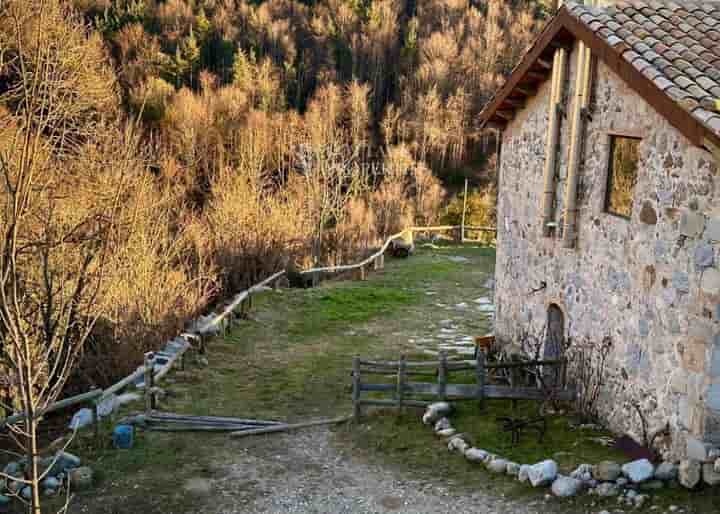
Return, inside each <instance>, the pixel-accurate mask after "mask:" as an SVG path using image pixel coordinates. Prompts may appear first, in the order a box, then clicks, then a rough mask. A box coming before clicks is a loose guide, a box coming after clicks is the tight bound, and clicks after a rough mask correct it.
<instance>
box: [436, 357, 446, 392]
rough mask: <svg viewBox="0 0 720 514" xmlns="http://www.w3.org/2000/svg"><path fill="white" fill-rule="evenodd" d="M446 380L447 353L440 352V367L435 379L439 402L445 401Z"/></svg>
mask: <svg viewBox="0 0 720 514" xmlns="http://www.w3.org/2000/svg"><path fill="white" fill-rule="evenodd" d="M447 379H448V365H447V352H446V351H445V350H442V351H441V352H440V366H439V367H438V377H437V385H438V388H437V391H438V392H437V395H438V399H439V400H441V401H442V400H446V399H447Z"/></svg>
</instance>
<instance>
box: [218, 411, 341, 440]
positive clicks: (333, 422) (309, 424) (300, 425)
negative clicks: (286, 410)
mask: <svg viewBox="0 0 720 514" xmlns="http://www.w3.org/2000/svg"><path fill="white" fill-rule="evenodd" d="M351 419H352V416H341V417H339V418H333V419H320V420H317V421H306V422H304V423H293V424H290V425H277V426H273V427H264V428H257V429H253V430H240V431H238V432H231V433H230V437H247V436H251V435H262V434H273V433H276V432H287V431H289V430H297V429H299V428H309V427H317V426H322V425H336V424H338V423H345V422H346V421H350V420H351Z"/></svg>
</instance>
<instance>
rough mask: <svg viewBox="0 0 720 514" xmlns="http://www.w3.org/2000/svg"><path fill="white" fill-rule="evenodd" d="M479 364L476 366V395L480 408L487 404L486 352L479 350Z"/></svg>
mask: <svg viewBox="0 0 720 514" xmlns="http://www.w3.org/2000/svg"><path fill="white" fill-rule="evenodd" d="M477 355H478V356H477V364H476V366H475V382H476V384H475V387H476V388H477V390H476V392H475V396H476V397H477V399H478V403H479V404H480V408H483V407H484V406H485V352H483V351H482V350H479V351H478V354H477Z"/></svg>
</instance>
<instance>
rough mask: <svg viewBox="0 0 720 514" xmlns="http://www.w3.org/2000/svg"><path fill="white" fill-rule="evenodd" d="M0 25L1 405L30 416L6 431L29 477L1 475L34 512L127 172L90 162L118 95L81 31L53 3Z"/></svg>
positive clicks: (16, 3)
mask: <svg viewBox="0 0 720 514" xmlns="http://www.w3.org/2000/svg"><path fill="white" fill-rule="evenodd" d="M0 25H2V26H3V27H4V29H3V31H2V36H1V39H0V56H2V58H1V59H0V65H1V67H2V69H1V70H0V72H1V73H0V74H1V75H3V76H4V77H5V78H6V80H7V82H6V84H8V86H7V87H6V88H5V89H4V90H2V91H1V93H2V96H0V106H2V107H0V109H3V112H2V114H0V130H1V131H2V132H1V133H0V180H2V183H1V184H0V369H2V370H3V371H4V374H5V377H6V378H5V380H6V382H7V387H8V397H7V399H6V400H3V404H2V407H3V409H4V410H6V411H8V412H18V413H23V414H24V416H25V417H24V420H23V421H22V422H21V423H19V424H15V425H11V426H9V427H8V428H9V430H10V434H11V437H12V438H13V439H14V441H15V442H16V443H17V444H18V446H19V447H20V448H21V451H22V452H23V453H24V455H25V457H26V459H27V462H28V469H27V471H26V475H25V477H24V478H17V477H4V478H9V479H10V480H13V481H16V482H20V483H22V484H25V485H29V486H30V487H31V490H32V496H31V499H30V504H29V506H28V508H29V511H30V512H32V513H34V514H39V513H40V512H41V506H40V495H39V483H40V481H41V480H42V479H43V478H44V476H45V475H46V474H47V472H48V470H41V469H39V456H38V450H39V448H38V446H39V445H38V425H39V423H40V416H41V415H42V411H43V410H44V409H46V408H47V407H48V406H49V405H50V404H52V403H53V402H54V401H56V400H57V398H58V397H59V396H60V394H61V393H62V390H63V387H64V386H65V383H66V381H67V379H68V377H69V376H70V374H71V372H72V371H73V368H74V366H75V364H76V362H77V360H78V356H79V355H80V353H81V351H82V348H83V343H84V342H85V340H86V339H87V338H88V336H89V334H90V333H91V331H92V329H93V327H94V325H95V322H96V321H97V319H98V317H99V316H100V313H101V311H100V309H99V304H100V302H98V301H97V300H98V295H99V293H100V291H101V290H102V284H103V276H104V271H105V268H106V255H107V251H108V246H109V243H110V241H111V240H112V237H113V233H114V231H115V219H116V217H117V216H116V214H117V212H118V208H119V205H120V204H121V200H122V198H121V191H122V189H123V184H124V181H125V179H124V175H125V173H124V168H123V166H119V167H118V168H114V169H105V170H104V173H103V168H102V167H100V166H98V167H96V168H97V169H92V170H91V171H94V172H96V173H93V174H88V173H87V171H88V170H87V169H86V168H85V166H86V165H87V164H88V163H89V162H90V161H93V160H95V161H97V160H100V159H102V158H103V156H101V155H97V154H96V153H94V152H93V145H92V143H91V140H92V138H93V136H94V134H96V133H98V132H100V131H102V130H104V127H105V125H104V124H103V122H102V121H101V115H102V112H101V108H102V105H103V104H104V103H105V102H111V101H113V100H114V98H115V97H114V92H113V87H112V84H111V85H110V86H109V87H105V86H107V84H104V83H103V82H102V80H101V79H102V77H103V73H104V68H103V65H104V64H103V63H104V60H105V58H104V55H103V52H102V51H101V50H100V48H101V47H99V46H98V45H97V44H93V43H92V42H91V41H90V40H89V39H88V36H87V32H86V29H85V27H84V26H83V25H82V24H81V23H80V22H79V20H77V19H76V18H73V17H72V15H71V14H70V13H69V12H68V11H67V10H66V6H64V5H63V4H62V3H60V2H59V1H58V0H31V1H28V0H22V1H21V0H9V1H6V2H4V3H2V4H0ZM93 70H95V71H97V72H98V75H96V76H94V77H93V75H92V74H93ZM108 76H109V75H108ZM87 78H92V79H93V81H92V82H89V83H83V82H82V81H83V80H85V79H87ZM83 88H84V93H85V94H84V96H82V95H83ZM78 95H81V97H80V96H78Z"/></svg>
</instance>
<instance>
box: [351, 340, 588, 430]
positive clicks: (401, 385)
mask: <svg viewBox="0 0 720 514" xmlns="http://www.w3.org/2000/svg"><path fill="white" fill-rule="evenodd" d="M460 371H473V372H474V377H475V383H473V384H456V383H450V382H449V380H448V379H449V377H450V374H451V373H454V372H460ZM393 374H394V375H395V381H394V383H374V382H370V381H363V377H365V376H368V375H383V376H388V375H393ZM433 374H434V375H435V376H436V377H437V380H436V381H435V382H413V381H411V380H409V379H408V377H409V376H413V375H416V376H417V375H421V376H428V375H433ZM548 382H553V383H552V384H549V383H548ZM501 383H505V384H506V385H503V384H501ZM352 384H353V388H352V402H353V417H354V418H355V419H359V418H360V417H361V416H362V408H363V406H379V407H396V408H397V409H398V410H402V408H403V407H404V406H411V407H425V406H427V405H429V404H430V403H432V401H443V400H476V401H478V402H480V403H481V404H482V402H483V401H484V400H485V399H511V400H539V401H543V400H547V399H555V400H564V401H571V400H573V399H575V390H574V389H571V388H569V387H568V384H567V380H566V363H565V361H564V360H557V359H555V360H534V361H520V362H504V363H488V362H486V357H485V354H484V352H482V351H479V352H478V357H477V360H463V361H450V360H448V359H447V354H446V353H445V352H441V354H440V360H439V361H417V362H412V361H408V360H406V358H405V356H402V357H401V358H400V360H399V361H390V362H387V361H371V360H363V359H361V358H360V357H355V358H353V367H352ZM363 393H391V394H392V395H393V398H392V399H380V398H368V397H366V396H363ZM412 396H416V397H421V398H422V399H418V398H412ZM430 399H432V400H430Z"/></svg>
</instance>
